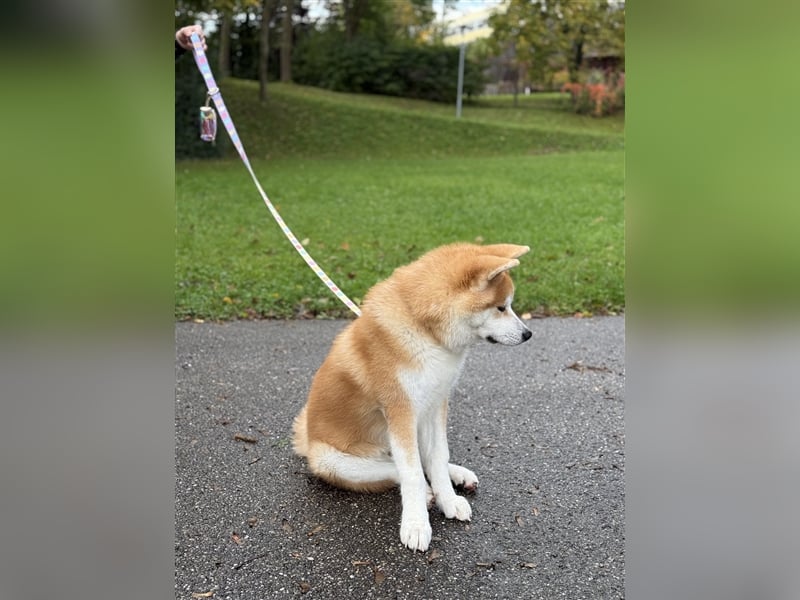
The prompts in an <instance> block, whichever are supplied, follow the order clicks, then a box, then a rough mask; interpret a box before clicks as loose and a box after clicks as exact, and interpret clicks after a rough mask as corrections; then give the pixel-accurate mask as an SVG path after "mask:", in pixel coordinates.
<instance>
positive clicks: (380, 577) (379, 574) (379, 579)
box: [372, 567, 386, 584]
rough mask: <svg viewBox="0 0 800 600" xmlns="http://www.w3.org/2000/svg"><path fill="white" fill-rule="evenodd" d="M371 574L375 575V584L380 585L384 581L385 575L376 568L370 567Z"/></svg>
mask: <svg viewBox="0 0 800 600" xmlns="http://www.w3.org/2000/svg"><path fill="white" fill-rule="evenodd" d="M372 572H373V573H374V574H375V583H377V584H381V583H383V582H384V581H386V573H384V572H383V571H381V570H380V569H379V568H378V567H372Z"/></svg>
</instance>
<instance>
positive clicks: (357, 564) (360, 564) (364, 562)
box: [350, 560, 372, 567]
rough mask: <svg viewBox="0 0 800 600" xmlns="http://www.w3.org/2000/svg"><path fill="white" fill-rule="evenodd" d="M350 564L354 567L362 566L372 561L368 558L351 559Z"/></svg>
mask: <svg viewBox="0 0 800 600" xmlns="http://www.w3.org/2000/svg"><path fill="white" fill-rule="evenodd" d="M350 564H352V565H353V566H354V567H363V566H366V565H370V564H372V561H369V560H352V561H350Z"/></svg>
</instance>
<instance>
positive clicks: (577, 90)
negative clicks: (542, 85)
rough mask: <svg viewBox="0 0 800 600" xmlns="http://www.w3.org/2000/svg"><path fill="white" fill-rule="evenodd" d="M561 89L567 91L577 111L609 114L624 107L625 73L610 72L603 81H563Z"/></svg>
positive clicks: (600, 115) (599, 114) (597, 115)
mask: <svg viewBox="0 0 800 600" xmlns="http://www.w3.org/2000/svg"><path fill="white" fill-rule="evenodd" d="M561 91H562V92H569V94H570V96H571V97H572V107H573V109H574V110H575V112H577V113H581V114H591V115H592V116H595V117H602V116H603V115H610V114H611V113H614V112H616V111H618V110H622V109H623V108H625V73H615V74H612V75H611V76H609V77H608V78H607V80H606V81H605V82H603V83H565V84H564V85H563V87H562V88H561Z"/></svg>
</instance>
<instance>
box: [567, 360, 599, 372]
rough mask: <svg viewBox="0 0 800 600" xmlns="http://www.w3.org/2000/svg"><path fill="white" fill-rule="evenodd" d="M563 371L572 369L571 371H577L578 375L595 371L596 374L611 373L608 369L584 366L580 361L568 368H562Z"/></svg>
mask: <svg viewBox="0 0 800 600" xmlns="http://www.w3.org/2000/svg"><path fill="white" fill-rule="evenodd" d="M564 369H565V370H566V369H572V370H573V371H578V372H579V373H583V372H584V371H596V372H598V373H611V369H609V368H608V367H594V366H592V365H584V364H583V363H582V362H581V361H579V360H577V361H575V362H574V363H572V364H571V365H569V366H566V367H564Z"/></svg>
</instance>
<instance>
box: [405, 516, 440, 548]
mask: <svg viewBox="0 0 800 600" xmlns="http://www.w3.org/2000/svg"><path fill="white" fill-rule="evenodd" d="M432 534H433V530H432V529H431V524H430V522H429V521H427V520H425V521H416V520H412V519H408V520H406V519H403V520H402V522H401V523H400V541H401V542H403V544H405V545H406V546H407V547H408V548H411V550H420V551H422V552H425V550H427V549H428V546H429V545H430V543H431V535H432Z"/></svg>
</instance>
